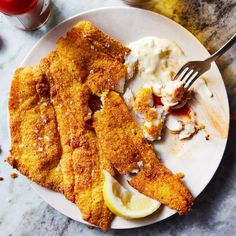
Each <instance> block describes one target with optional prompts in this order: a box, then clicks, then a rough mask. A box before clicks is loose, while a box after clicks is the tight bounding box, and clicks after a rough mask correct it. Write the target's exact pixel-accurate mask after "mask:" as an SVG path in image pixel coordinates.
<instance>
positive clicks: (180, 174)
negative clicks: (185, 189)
mask: <svg viewBox="0 0 236 236" xmlns="http://www.w3.org/2000/svg"><path fill="white" fill-rule="evenodd" d="M176 177H177V178H179V179H183V178H184V173H182V172H180V173H177V174H176Z"/></svg>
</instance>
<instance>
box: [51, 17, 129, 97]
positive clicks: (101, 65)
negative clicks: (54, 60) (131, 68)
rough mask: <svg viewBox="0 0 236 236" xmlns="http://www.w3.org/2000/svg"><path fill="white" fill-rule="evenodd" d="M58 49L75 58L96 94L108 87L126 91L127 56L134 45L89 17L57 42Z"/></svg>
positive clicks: (72, 61) (76, 63)
mask: <svg viewBox="0 0 236 236" xmlns="http://www.w3.org/2000/svg"><path fill="white" fill-rule="evenodd" d="M56 51H57V52H58V53H59V54H60V55H61V56H63V57H65V58H68V60H71V63H70V64H73V65H74V66H73V67H72V68H75V70H74V71H79V75H78V76H79V77H80V80H81V82H82V83H86V84H87V85H88V87H89V88H90V89H91V91H92V93H93V94H96V95H100V94H101V93H102V92H104V91H105V90H115V91H118V92H123V87H124V83H125V78H126V75H127V68H126V66H125V65H124V64H123V62H124V57H125V56H126V55H127V54H129V52H130V49H128V48H127V47H124V46H123V45H122V44H121V43H119V42H118V41H115V40H113V39H112V38H110V37H109V36H108V35H107V34H105V33H103V32H102V31H100V30H99V29H98V28H96V27H95V26H94V25H93V24H92V23H90V22H89V21H80V22H79V23H78V24H77V25H75V26H74V27H73V28H72V29H71V30H70V31H69V32H68V33H67V35H66V37H65V38H60V39H59V40H58V42H57V44H56Z"/></svg>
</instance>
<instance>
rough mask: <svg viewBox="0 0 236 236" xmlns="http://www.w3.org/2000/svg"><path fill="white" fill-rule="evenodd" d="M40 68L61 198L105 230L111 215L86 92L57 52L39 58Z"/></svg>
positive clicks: (71, 64)
mask: <svg viewBox="0 0 236 236" xmlns="http://www.w3.org/2000/svg"><path fill="white" fill-rule="evenodd" d="M40 66H41V68H42V69H44V70H45V71H46V75H47V77H48V79H49V84H50V94H51V98H52V100H53V105H54V108H55V112H56V115H57V121H58V127H59V128H60V131H59V133H60V137H61V142H62V150H63V152H62V159H61V166H62V172H63V177H64V195H65V196H66V197H67V198H68V199H69V200H71V201H74V202H75V203H76V205H77V206H78V207H79V208H80V210H81V213H82V215H83V218H84V219H85V220H87V221H88V222H90V223H92V224H95V225H97V226H99V227H100V228H102V229H103V230H104V231H106V230H108V228H109V225H110V223H111V221H112V219H113V214H112V213H111V212H110V211H109V209H108V208H107V207H106V206H105V203H104V200H103V194H102V186H103V181H102V176H101V168H100V160H99V150H98V148H97V138H96V135H95V133H94V131H93V130H92V129H91V127H89V125H88V124H87V121H88V120H89V119H90V118H91V110H90V108H89V106H88V101H89V98H90V95H91V92H90V89H89V87H88V86H87V85H86V84H82V83H81V81H80V76H77V75H76V76H75V74H74V73H73V70H72V69H71V68H73V66H74V64H73V63H72V62H71V61H70V60H68V58H66V57H64V56H61V55H60V54H59V53H57V52H53V53H51V54H50V55H49V56H48V57H47V58H45V59H43V60H42V61H41V64H40ZM76 71H77V70H76ZM77 72H79V70H78V71H77ZM63 155H65V156H63ZM89 199H90V200H89Z"/></svg>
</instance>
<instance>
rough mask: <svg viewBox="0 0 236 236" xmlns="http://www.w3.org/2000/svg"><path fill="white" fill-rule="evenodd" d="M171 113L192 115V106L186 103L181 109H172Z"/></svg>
mask: <svg viewBox="0 0 236 236" xmlns="http://www.w3.org/2000/svg"><path fill="white" fill-rule="evenodd" d="M171 114H172V115H175V116H188V117H190V116H191V108H190V106H189V105H188V104H187V103H186V104H185V105H184V106H182V107H181V108H179V109H176V110H172V111H171Z"/></svg>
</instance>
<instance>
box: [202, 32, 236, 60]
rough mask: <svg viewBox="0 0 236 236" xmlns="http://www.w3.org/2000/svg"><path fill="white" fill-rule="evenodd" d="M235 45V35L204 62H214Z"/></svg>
mask: <svg viewBox="0 0 236 236" xmlns="http://www.w3.org/2000/svg"><path fill="white" fill-rule="evenodd" d="M235 43H236V34H234V36H233V37H232V38H231V39H230V40H229V41H228V42H227V43H226V44H225V45H224V46H222V47H221V48H220V49H219V50H218V51H216V52H215V53H214V54H213V55H211V56H210V57H209V58H207V59H206V60H205V62H208V63H211V62H213V61H216V60H217V59H218V58H219V57H220V56H222V55H223V54H224V53H225V52H226V51H228V50H229V49H230V48H231V47H232V46H233V45H234V44H235Z"/></svg>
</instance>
